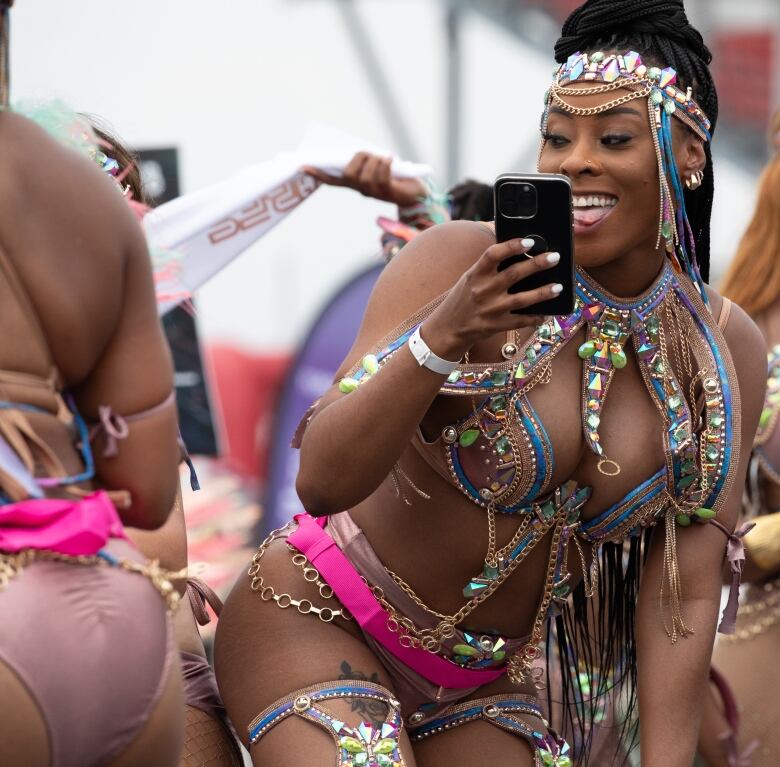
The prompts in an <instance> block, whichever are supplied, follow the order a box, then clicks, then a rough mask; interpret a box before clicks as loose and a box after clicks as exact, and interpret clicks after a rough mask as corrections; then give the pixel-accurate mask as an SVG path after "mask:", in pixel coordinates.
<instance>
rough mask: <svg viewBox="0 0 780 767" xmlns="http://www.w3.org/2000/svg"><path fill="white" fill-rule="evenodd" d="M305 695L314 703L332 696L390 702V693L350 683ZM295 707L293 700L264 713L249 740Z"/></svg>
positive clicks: (256, 723)
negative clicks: (378, 691) (382, 692)
mask: <svg viewBox="0 0 780 767" xmlns="http://www.w3.org/2000/svg"><path fill="white" fill-rule="evenodd" d="M305 695H306V697H307V698H309V699H310V700H311V702H312V703H318V702H319V701H323V700H330V699H332V698H375V699H384V700H385V701H387V702H389V700H388V698H389V695H388V694H385V695H384V696H380V695H379V694H378V693H377V690H376V689H375V688H374V687H363V686H360V685H350V684H345V685H335V686H333V687H322V688H320V689H318V690H316V691H314V692H307V693H305ZM294 708H295V701H294V700H291V701H288V702H287V703H282V704H281V705H279V706H277V707H276V708H273V709H271V710H270V711H267V712H266V713H264V714H263V715H262V718H261V719H260V720H258V721H255V722H253V723H252V724H251V725H250V728H249V742H250V743H255V742H256V741H257V740H258V738H259V737H260V735H261V731H263V730H266V729H267V728H269V726H271V725H273V724H275V723H276V722H277V721H278V720H281V719H283V718H284V717H285V716H287V715H288V714H290V713H292V711H293V710H294Z"/></svg>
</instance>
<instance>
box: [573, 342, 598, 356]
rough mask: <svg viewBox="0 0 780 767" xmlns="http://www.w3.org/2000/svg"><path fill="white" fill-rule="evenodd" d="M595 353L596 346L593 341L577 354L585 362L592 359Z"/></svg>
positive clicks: (583, 346) (582, 347) (587, 343)
mask: <svg viewBox="0 0 780 767" xmlns="http://www.w3.org/2000/svg"><path fill="white" fill-rule="evenodd" d="M595 353H596V344H595V343H593V341H586V342H585V343H584V344H583V345H582V346H580V348H579V349H578V350H577V354H578V355H579V356H580V359H583V360H587V359H590V358H591V357H592V356H593V355H594V354H595Z"/></svg>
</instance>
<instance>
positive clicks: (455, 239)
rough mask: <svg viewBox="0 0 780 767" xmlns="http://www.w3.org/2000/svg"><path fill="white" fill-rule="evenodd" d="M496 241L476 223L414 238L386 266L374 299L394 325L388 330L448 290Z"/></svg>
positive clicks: (454, 224) (449, 226)
mask: <svg viewBox="0 0 780 767" xmlns="http://www.w3.org/2000/svg"><path fill="white" fill-rule="evenodd" d="M494 242H495V236H494V235H493V233H492V231H491V230H490V229H489V228H487V227H486V226H484V225H483V224H479V223H477V222H474V221H450V222H447V223H446V224H439V225H438V226H434V227H431V228H430V229H427V230H426V231H424V232H422V233H421V234H420V235H418V236H417V237H415V239H414V240H412V241H411V242H410V243H409V244H408V245H406V246H405V247H404V248H403V250H401V252H400V253H399V254H398V255H397V256H396V257H395V258H394V259H393V260H392V261H391V262H390V263H389V264H388V265H387V267H386V268H385V270H384V271H383V272H382V275H381V277H380V278H379V280H378V281H377V285H376V288H375V290H374V293H373V295H372V297H371V304H372V305H374V306H376V308H377V309H379V310H380V311H381V313H382V314H383V315H384V316H385V318H386V320H387V322H391V323H392V324H391V325H390V327H388V328H387V330H388V331H389V330H391V329H392V328H393V327H395V326H396V325H398V324H400V323H401V322H403V321H404V320H405V319H407V318H408V317H409V316H411V315H412V314H414V313H415V312H416V311H417V310H419V309H420V308H422V307H423V306H425V305H426V304H428V303H429V302H430V301H432V300H433V299H434V298H437V297H438V296H440V295H441V294H442V293H445V292H446V291H447V290H449V289H450V288H451V287H452V286H453V285H454V284H455V283H456V282H457V281H458V280H459V279H460V277H461V275H462V274H463V273H464V272H466V271H467V270H468V269H469V268H470V267H471V266H472V265H473V264H474V263H475V262H476V261H477V260H478V259H479V257H480V256H481V255H482V254H483V253H484V252H485V250H486V249H487V248H488V247H490V246H491V245H492V244H493V243H494ZM369 308H371V307H369Z"/></svg>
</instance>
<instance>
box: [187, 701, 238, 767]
mask: <svg viewBox="0 0 780 767" xmlns="http://www.w3.org/2000/svg"><path fill="white" fill-rule="evenodd" d="M242 765H243V760H242V758H241V756H240V752H239V749H238V745H237V744H236V742H235V739H234V738H233V735H232V733H231V732H230V730H229V729H228V728H227V726H226V725H225V724H224V723H223V722H221V721H220V720H219V719H215V718H214V717H212V716H209V715H208V714H206V713H205V712H203V711H201V710H200V709H199V708H195V707H194V706H185V716H184V748H183V750H182V754H181V763H180V766H179V767H242Z"/></svg>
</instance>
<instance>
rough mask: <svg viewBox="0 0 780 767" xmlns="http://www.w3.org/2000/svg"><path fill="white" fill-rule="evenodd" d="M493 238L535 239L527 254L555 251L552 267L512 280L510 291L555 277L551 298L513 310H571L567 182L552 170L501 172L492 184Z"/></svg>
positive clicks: (509, 261) (513, 259)
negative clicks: (557, 255) (556, 258)
mask: <svg viewBox="0 0 780 767" xmlns="http://www.w3.org/2000/svg"><path fill="white" fill-rule="evenodd" d="M493 195H494V204H495V212H496V241H497V242H506V241H507V240H512V239H514V238H516V237H527V238H530V239H532V240H534V246H533V248H531V250H529V251H528V255H530V256H535V255H538V254H539V253H544V252H545V251H557V252H558V253H560V254H561V260H560V261H559V262H558V263H557V264H556V265H555V266H553V267H551V268H549V269H545V270H544V271H543V272H534V274H532V275H530V276H529V277H526V278H525V279H523V280H520V281H518V282H516V283H514V284H513V285H512V286H511V287H510V288H509V292H510V293H519V292H520V291H523V290H533V289H534V288H539V287H541V286H542V285H547V284H549V283H552V282H559V283H560V284H561V285H563V290H562V291H561V293H560V294H559V295H557V296H555V298H550V299H548V300H547V301H542V302H541V303H538V304H534V305H533V306H527V307H526V308H524V309H515V310H514V312H515V313H516V314H544V315H550V314H558V315H560V314H571V313H572V312H573V311H574V237H573V232H572V197H571V184H570V183H569V179H567V178H566V176H561V175H558V174H557V173H538V174H517V173H504V174H502V175H501V176H499V177H498V178H497V179H496V183H495V185H494V186H493ZM525 258H527V256H526V255H525V254H523V253H521V254H519V255H517V256H511V257H510V258H507V259H505V260H504V261H502V262H501V263H500V264H499V267H498V270H499V271H503V270H504V269H506V268H507V267H508V266H511V265H512V264H516V263H517V262H518V261H522V260H523V259H525Z"/></svg>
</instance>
